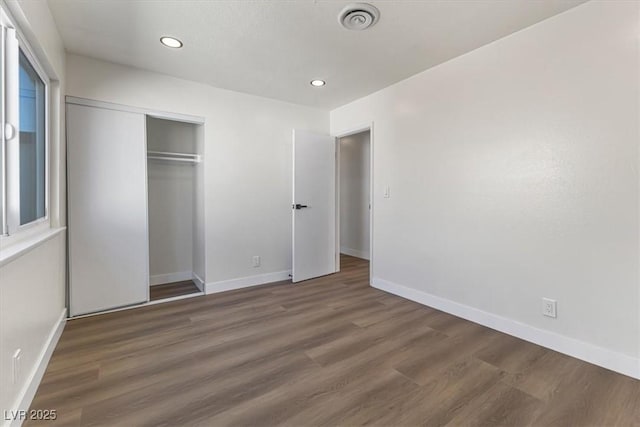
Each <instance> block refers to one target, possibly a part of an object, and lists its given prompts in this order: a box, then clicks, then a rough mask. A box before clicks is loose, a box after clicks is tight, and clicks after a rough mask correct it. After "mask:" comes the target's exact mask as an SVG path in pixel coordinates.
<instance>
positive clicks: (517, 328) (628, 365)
mask: <svg viewBox="0 0 640 427" xmlns="http://www.w3.org/2000/svg"><path fill="white" fill-rule="evenodd" d="M371 286H373V287H374V288H377V289H380V290H383V291H386V292H389V293H392V294H394V295H398V296H400V297H403V298H406V299H409V300H411V301H415V302H418V303H420V304H423V305H426V306H429V307H433V308H436V309H438V310H441V311H444V312H446V313H449V314H453V315H454V316H458V317H462V318H463V319H467V320H470V321H472V322H474V323H478V324H480V325H483V326H487V327H489V328H491V329H495V330H497V331H500V332H504V333H506V334H509V335H512V336H514V337H517V338H521V339H523V340H525V341H529V342H532V343H534V344H538V345H541V346H543V347H546V348H550V349H552V350H555V351H558V352H560V353H564V354H566V355H569V356H572V357H575V358H577V359H581V360H584V361H585V362H589V363H593V364H594V365H598V366H601V367H603V368H606V369H610V370H612V371H615V372H619V373H621V374H624V375H628V376H630V377H632V378H636V379H640V359H639V358H635V357H632V356H629V355H626V354H623V353H618V352H615V351H612V350H608V349H606V348H603V347H599V346H596V345H594V344H590V343H587V342H584V341H580V340H577V339H575V338H570V337H567V336H564V335H560V334H557V333H555V332H551V331H547V330H544V329H538V328H536V327H534V326H531V325H527V324H525V323H521V322H518V321H516V320H513V319H507V318H505V317H502V316H498V315H496V314H493V313H488V312H486V311H482V310H479V309H477V308H474V307H470V306H468V305H465V304H460V303H457V302H455V301H451V300H448V299H445V298H441V297H438V296H435V295H432V294H429V293H426V292H423V291H419V290H417V289H412V288H409V287H406V286H403V285H398V284H396V283H393V282H390V281H388V280H384V279H380V278H379V277H374V278H373V279H372V280H371Z"/></svg>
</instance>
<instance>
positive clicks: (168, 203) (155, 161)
mask: <svg viewBox="0 0 640 427" xmlns="http://www.w3.org/2000/svg"><path fill="white" fill-rule="evenodd" d="M146 122H147V123H146V124H147V176H148V179H147V187H148V207H149V208H148V209H149V275H150V277H149V284H150V285H151V291H150V300H152V301H153V300H157V299H162V298H164V297H172V296H179V295H183V294H189V293H194V292H201V291H203V290H204V283H203V279H202V277H201V275H202V266H203V265H204V259H203V255H204V251H202V250H201V249H200V248H201V245H202V242H201V240H200V241H198V237H202V233H198V228H199V227H198V226H197V225H198V224H199V221H200V220H201V216H200V215H197V213H198V212H199V211H200V210H199V208H201V207H202V206H201V199H199V198H198V197H197V196H196V195H197V194H198V191H199V186H198V182H199V179H198V178H199V175H201V174H200V172H201V171H202V166H201V165H202V160H201V155H200V154H198V153H200V152H201V148H199V147H198V140H199V139H198V137H197V136H198V132H200V131H201V130H202V129H201V125H200V126H198V125H194V124H191V123H184V122H177V121H175V120H166V119H158V118H154V117H150V116H147V119H146ZM200 140H201V139H200ZM198 273H200V274H198Z"/></svg>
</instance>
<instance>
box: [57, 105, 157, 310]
mask: <svg viewBox="0 0 640 427" xmlns="http://www.w3.org/2000/svg"><path fill="white" fill-rule="evenodd" d="M145 133H146V131H145V116H144V115H143V114H139V113H131V112H124V111H116V110H109V109H104V108H97V107H88V106H82V105H75V104H67V162H68V183H69V184H68V186H69V207H68V212H69V272H70V275H69V283H70V285H69V287H70V301H69V302H70V312H71V315H72V316H77V315H81V314H87V313H93V312H98V311H103V310H107V309H111V308H116V307H122V306H127V305H133V304H137V303H143V302H146V301H148V292H149V277H148V276H149V270H148V265H149V246H148V230H147V171H146V135H145Z"/></svg>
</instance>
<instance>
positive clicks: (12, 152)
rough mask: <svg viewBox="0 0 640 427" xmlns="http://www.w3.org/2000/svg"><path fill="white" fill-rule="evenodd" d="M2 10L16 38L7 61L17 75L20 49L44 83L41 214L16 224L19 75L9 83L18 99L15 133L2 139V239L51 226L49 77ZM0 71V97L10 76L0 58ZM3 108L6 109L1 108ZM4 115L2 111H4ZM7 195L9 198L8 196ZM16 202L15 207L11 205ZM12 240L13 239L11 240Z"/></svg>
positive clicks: (17, 215)
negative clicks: (14, 58) (12, 54)
mask: <svg viewBox="0 0 640 427" xmlns="http://www.w3.org/2000/svg"><path fill="white" fill-rule="evenodd" d="M1 12H2V15H3V16H2V18H3V19H2V20H3V22H2V23H3V25H5V26H6V27H9V28H12V29H13V30H14V31H15V38H16V41H17V48H18V52H17V58H18V61H17V62H16V64H11V66H16V67H18V73H16V75H19V67H20V61H19V56H20V52H22V54H23V55H24V57H25V59H26V60H27V61H28V62H29V64H30V65H31V67H32V68H33V70H34V71H35V73H36V74H37V76H38V77H39V78H40V80H42V83H43V84H44V171H43V172H44V216H42V217H40V218H37V219H35V220H34V221H31V222H28V223H26V224H20V161H19V159H20V129H19V127H20V116H19V109H20V102H19V85H20V83H19V78H18V80H17V81H16V82H15V83H10V84H11V85H16V87H15V88H14V89H15V93H16V94H17V96H18V102H17V103H16V102H14V104H16V105H17V109H18V111H17V113H15V114H16V115H15V117H16V121H17V123H16V125H15V132H16V134H17V135H16V136H15V137H14V138H13V139H12V140H11V141H5V140H4V139H3V140H2V153H3V156H2V162H3V165H2V175H3V176H2V177H0V185H1V186H2V187H1V191H2V202H3V203H2V209H3V216H2V219H3V223H2V224H1V227H0V241H2V242H4V241H7V240H9V239H11V238H13V237H16V236H19V235H22V234H23V233H25V232H27V231H36V230H38V229H42V230H45V229H48V228H50V226H51V223H50V183H51V176H50V171H51V165H50V145H51V78H50V77H49V75H48V74H47V72H46V71H45V69H44V67H43V66H42V64H41V63H40V61H39V59H38V57H37V55H36V54H35V53H34V50H33V48H32V47H31V45H30V44H29V42H28V41H27V40H26V38H25V37H24V36H23V34H22V32H21V31H20V29H19V28H18V27H17V26H16V25H15V24H14V23H13V21H12V20H11V17H10V15H9V14H8V12H7V11H6V10H4V8H3V10H2V11H1ZM1 62H2V64H3V70H2V79H3V80H2V85H3V91H2V93H3V97H6V93H7V89H8V88H9V85H7V81H6V79H7V76H8V75H10V73H9V72H7V70H6V69H5V61H4V58H2V61H1ZM2 102H3V105H5V106H7V105H9V104H11V102H9V101H8V100H7V99H3V100H2ZM5 111H6V108H5ZM5 114H6V113H5ZM0 119H2V122H3V123H5V117H2V118H0ZM10 161H12V162H16V161H17V164H9V162H10ZM10 195H11V197H10ZM16 203H17V206H15V204H16ZM12 240H13V239H12Z"/></svg>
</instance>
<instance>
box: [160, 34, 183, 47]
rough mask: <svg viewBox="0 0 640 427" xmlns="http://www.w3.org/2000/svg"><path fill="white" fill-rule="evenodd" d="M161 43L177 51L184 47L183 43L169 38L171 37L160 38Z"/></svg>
mask: <svg viewBox="0 0 640 427" xmlns="http://www.w3.org/2000/svg"><path fill="white" fill-rule="evenodd" d="M160 43H162V44H163V45H165V46H166V47H172V48H176V49H177V48H180V47H182V42H181V41H180V40H178V39H177V38H175V37H169V36H163V37H160Z"/></svg>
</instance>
